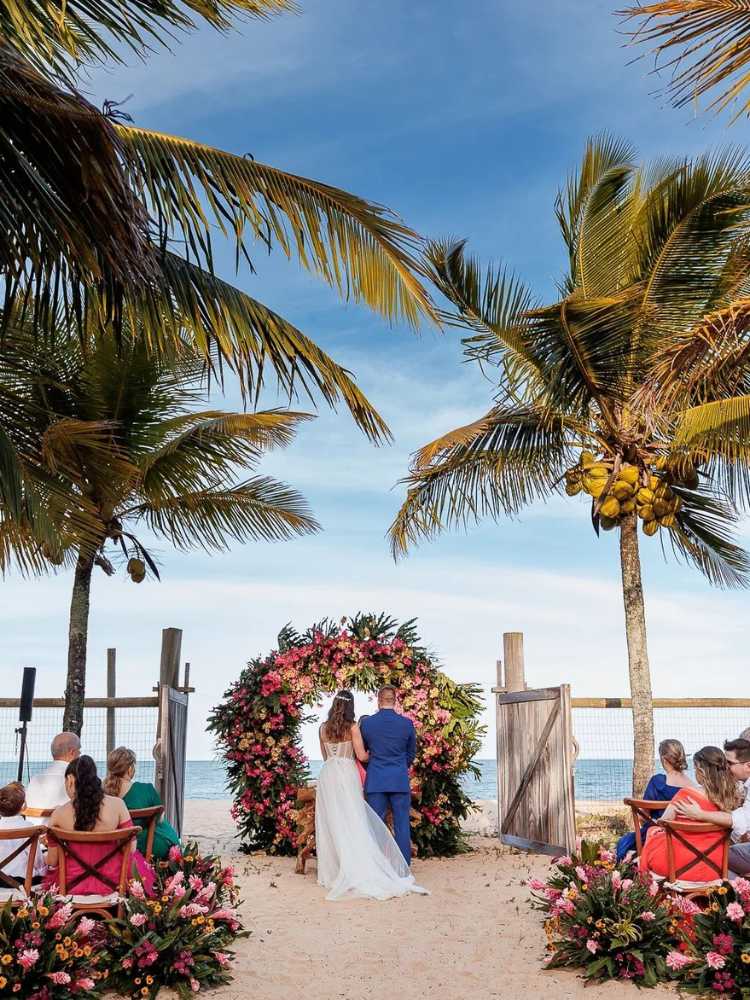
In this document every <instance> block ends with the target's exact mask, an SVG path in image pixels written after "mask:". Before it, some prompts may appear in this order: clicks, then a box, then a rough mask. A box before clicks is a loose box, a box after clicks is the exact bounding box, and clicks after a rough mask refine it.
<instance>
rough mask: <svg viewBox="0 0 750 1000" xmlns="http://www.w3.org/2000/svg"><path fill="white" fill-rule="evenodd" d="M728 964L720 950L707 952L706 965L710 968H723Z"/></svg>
mask: <svg viewBox="0 0 750 1000" xmlns="http://www.w3.org/2000/svg"><path fill="white" fill-rule="evenodd" d="M726 964H727V960H726V959H725V958H724V956H723V955H720V954H719V953H718V951H709V952H708V953H707V954H706V965H707V966H708V967H709V969H723V968H724V966H725V965H726Z"/></svg>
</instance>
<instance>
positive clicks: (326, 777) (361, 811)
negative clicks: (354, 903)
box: [315, 741, 429, 900]
mask: <svg viewBox="0 0 750 1000" xmlns="http://www.w3.org/2000/svg"><path fill="white" fill-rule="evenodd" d="M325 750H326V755H327V756H326V760H325V761H324V763H323V767H322V769H321V772H320V776H319V778H318V784H317V788H316V792H315V846H316V852H317V856H318V882H319V884H320V885H322V886H323V887H324V888H326V889H327V890H328V894H327V896H326V899H330V900H335V899H342V898H344V897H348V898H352V897H369V898H371V899H390V898H391V897H392V896H403V895H405V894H406V893H408V892H417V893H421V894H423V895H429V893H428V892H427V890H426V889H423V888H422V887H421V886H418V885H417V884H416V882H415V881H414V876H413V875H411V874H410V873H409V867H408V865H407V864H406V861H405V860H404V856H403V854H402V853H401V851H400V850H399V848H398V846H397V844H396V841H395V840H394V839H393V837H392V836H391V833H390V831H389V830H388V827H387V826H386V825H385V823H383V821H382V820H381V819H380V817H379V816H378V814H377V813H376V812H375V811H374V810H373V809H371V808H370V806H369V805H368V804H367V802H366V801H365V799H364V797H363V795H362V783H361V782H360V779H359V774H358V772H357V765H356V762H355V756H354V747H353V746H352V744H351V742H350V741H349V742H346V743H326V744H325Z"/></svg>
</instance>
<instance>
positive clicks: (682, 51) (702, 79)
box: [620, 0, 750, 119]
mask: <svg viewBox="0 0 750 1000" xmlns="http://www.w3.org/2000/svg"><path fill="white" fill-rule="evenodd" d="M620 15H621V16H622V17H623V18H624V19H625V20H634V19H639V20H640V21H641V22H642V23H641V25H640V27H639V28H638V29H636V30H635V31H633V32H632V33H631V34H632V37H633V39H634V40H635V41H637V42H645V43H647V44H655V54H656V58H657V61H658V60H659V57H660V56H662V55H665V56H666V61H665V62H664V67H663V68H665V69H668V70H671V71H672V78H671V80H670V82H669V84H668V91H669V93H670V95H671V97H672V99H673V101H674V103H675V105H676V106H677V107H683V106H684V105H686V104H691V103H693V102H694V101H697V100H699V99H700V98H702V97H705V96H706V95H710V94H712V93H713V94H714V95H715V96H713V97H712V99H711V102H710V104H709V109H711V110H714V111H716V112H717V113H720V112H722V111H724V110H726V108H727V107H728V106H729V105H730V104H732V103H733V102H734V101H737V100H739V101H740V104H739V106H738V110H737V113H736V115H735V119H736V118H739V116H740V115H741V114H743V113H745V114H747V113H748V112H750V98H745V97H743V96H742V95H743V93H744V92H745V91H747V89H748V86H750V9H748V5H747V3H746V0H658V2H657V3H645V4H638V5H637V6H634V7H628V8H626V9H625V10H623V11H620Z"/></svg>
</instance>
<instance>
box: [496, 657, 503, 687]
mask: <svg viewBox="0 0 750 1000" xmlns="http://www.w3.org/2000/svg"><path fill="white" fill-rule="evenodd" d="M495 669H496V670H497V686H498V688H501V687H502V686H503V661H502V660H495Z"/></svg>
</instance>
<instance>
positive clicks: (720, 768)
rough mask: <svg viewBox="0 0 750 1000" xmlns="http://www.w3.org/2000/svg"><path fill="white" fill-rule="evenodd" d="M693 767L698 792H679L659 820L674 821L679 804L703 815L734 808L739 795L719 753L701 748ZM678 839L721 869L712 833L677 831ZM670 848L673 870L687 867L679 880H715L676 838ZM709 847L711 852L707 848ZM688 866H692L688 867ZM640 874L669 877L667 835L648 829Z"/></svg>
mask: <svg viewBox="0 0 750 1000" xmlns="http://www.w3.org/2000/svg"><path fill="white" fill-rule="evenodd" d="M693 763H694V765H695V778H696V781H697V782H698V784H699V785H700V786H701V787H700V789H694V788H681V789H680V790H679V792H678V793H677V794H676V795H675V797H674V798H673V799H672V801H671V803H670V804H669V805H668V806H667V808H666V809H665V810H664V815H663V816H662V819H675V818H677V810H676V805H677V804H678V803H679V802H686V801H692V802H695V803H696V805H698V806H699V807H700V808H701V809H703V810H705V811H706V812H731V811H732V810H733V809H736V808H737V804H738V801H739V792H738V788H737V783H736V781H735V780H734V778H733V777H732V772H731V771H730V769H729V764H728V762H727V759H726V757H725V756H724V753H723V751H721V750H719V748H718V747H703V749H702V750H699V751H698V752H697V753H696V754H694V755H693ZM680 835H681V836H682V837H684V839H685V840H687V841H689V843H691V844H694V845H695V847H696V848H697V849H698V850H699V851H703V852H704V853H706V855H707V857H709V858H711V860H712V861H714V862H715V863H716V865H717V866H719V867H720V866H721V853H722V844H721V843H719V844H716V840H717V834H716V832H715V831H714V832H712V833H697V834H696V833H688V832H683V831H681V833H680ZM672 844H673V848H674V863H675V869H676V870H677V871H679V870H680V868H682V867H683V866H684V865H687V864H689V865H690V867H689V868H688V869H687V871H685V872H683V873H682V875H681V876H680V878H683V879H686V880H688V881H690V882H713V881H714V880H715V879H716V878H717V877H718V875H717V872H716V869H714V868H712V867H711V866H710V865H708V864H706V862H705V861H699V860H698V859H697V858H696V856H695V855H694V854H693V853H692V851H690V849H689V848H688V847H686V846H685V845H684V844H682V843H680V841H679V840H678V839H677V838H676V837H673V838H672ZM713 844H716V846H715V847H714V848H713V850H710V851H709V848H711V846H712V845H713ZM691 862H694V863H692V864H691ZM638 866H639V868H640V870H641V871H642V872H652V873H653V874H654V875H664V876H666V875H667V874H668V873H669V865H668V862H667V835H666V833H665V832H664V830H663V829H661V828H660V827H658V826H654V827H651V828H650V830H649V832H648V835H647V837H646V843H645V844H644V845H643V851H642V852H641V857H640V859H639V862H638Z"/></svg>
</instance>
